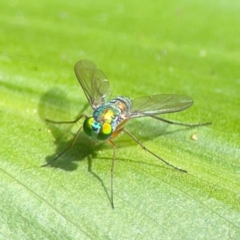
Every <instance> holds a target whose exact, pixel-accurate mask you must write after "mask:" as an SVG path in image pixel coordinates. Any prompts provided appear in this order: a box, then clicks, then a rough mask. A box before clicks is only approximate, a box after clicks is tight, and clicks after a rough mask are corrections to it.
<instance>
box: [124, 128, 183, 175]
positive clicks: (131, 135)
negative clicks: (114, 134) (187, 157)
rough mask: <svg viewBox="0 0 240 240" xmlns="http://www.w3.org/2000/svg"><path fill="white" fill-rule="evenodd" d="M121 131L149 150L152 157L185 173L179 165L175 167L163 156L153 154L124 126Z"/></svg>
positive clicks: (146, 149)
mask: <svg viewBox="0 0 240 240" xmlns="http://www.w3.org/2000/svg"><path fill="white" fill-rule="evenodd" d="M123 131H124V132H125V133H127V134H128V136H130V137H131V138H132V139H133V140H134V141H135V142H136V143H137V144H138V145H140V146H141V147H142V149H144V150H145V151H147V152H149V153H150V154H152V155H153V156H154V157H156V158H157V159H159V160H161V161H162V162H164V163H165V164H167V165H168V166H170V167H172V168H174V169H176V170H178V171H181V172H184V173H187V171H186V170H184V169H181V168H179V167H176V166H174V165H172V164H171V163H169V162H167V161H166V160H164V159H163V158H161V157H159V156H158V155H157V154H155V153H154V152H152V151H150V150H149V149H148V148H146V147H145V146H144V145H143V144H142V143H141V142H140V141H139V140H138V139H137V138H136V137H134V136H133V134H132V133H130V132H129V131H128V130H127V129H126V128H124V129H123Z"/></svg>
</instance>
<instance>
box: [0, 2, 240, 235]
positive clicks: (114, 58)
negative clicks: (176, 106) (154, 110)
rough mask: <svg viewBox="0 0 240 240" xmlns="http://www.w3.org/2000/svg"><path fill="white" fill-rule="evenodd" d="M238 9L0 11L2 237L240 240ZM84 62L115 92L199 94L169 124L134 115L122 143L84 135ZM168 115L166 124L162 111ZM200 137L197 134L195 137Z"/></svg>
mask: <svg viewBox="0 0 240 240" xmlns="http://www.w3.org/2000/svg"><path fill="white" fill-rule="evenodd" d="M239 12H240V2H239V0H230V1H227V0H222V1H217V0H213V1H206V0H205V1H199V0H196V1H190V0H178V1H168V2H167V1H163V0H162V1H153V0H150V1H136V0H135V1H134V0H133V1H119V2H113V1H108V0H104V1H101V2H100V1H74V0H69V1H67V2H59V1H56V0H48V1H46V0H43V1H41V2H39V3H38V2H33V1H27V0H22V1H18V0H10V1H8V2H4V1H2V2H1V3H0V143H1V147H0V178H1V181H0V239H240V204H239V202H240V184H239V182H240V177H239V176H240V162H239V161H240V160H239V156H240V137H239V133H240V124H239V120H240V117H239V111H240V107H239V106H240V28H239V25H240V14H239ZM80 59H89V60H91V61H93V62H95V63H96V64H97V65H98V66H99V67H100V68H101V69H102V70H103V71H104V73H105V74H106V75H107V77H108V79H109V81H110V83H111V87H112V88H111V89H112V96H113V97H114V96H118V95H125V96H128V97H131V98H135V97H140V96H144V95H152V94H161V93H179V94H185V95H189V96H191V97H193V99H194V101H195V103H194V105H193V107H191V108H190V109H188V110H187V111H184V112H182V113H176V114H175V113H174V114H168V115H167V116H166V118H168V119H171V120H175V121H180V122H189V123H198V122H199V123H200V122H207V121H211V122H212V123H213V125H212V126H207V127H202V128H192V129H187V128H184V127H179V126H168V124H166V123H161V122H159V121H156V120H152V119H139V120H138V119H136V120H132V121H130V123H129V128H128V129H129V130H130V131H131V132H132V133H133V134H134V135H135V136H136V137H137V138H138V139H139V140H141V141H142V142H143V143H144V144H145V145H146V146H147V147H148V148H149V149H150V150H152V151H153V152H155V153H156V154H158V155H160V156H161V157H163V158H164V159H166V160H168V161H169V162H170V163H172V164H174V165H176V166H179V167H181V168H183V169H186V170H188V174H183V173H181V172H178V171H175V170H173V169H171V168H169V167H168V166H166V165H164V164H163V163H162V162H159V161H158V160H157V159H155V158H154V157H153V156H151V155H149V154H148V153H147V152H144V150H142V149H141V148H140V147H139V146H137V145H136V144H135V143H134V142H133V141H132V140H131V139H129V138H128V136H124V135H121V136H120V137H118V138H117V139H116V140H115V141H114V142H115V144H116V145H117V146H118V148H117V153H116V158H117V160H116V163H115V170H114V202H115V209H114V210H112V209H111V205H110V166H111V160H112V149H111V147H110V146H108V145H107V144H105V143H103V144H97V145H93V144H92V143H91V141H90V140H89V139H88V138H87V137H86V136H85V135H84V133H82V134H80V136H79V138H78V140H77V142H76V144H75V146H74V147H73V148H72V149H71V150H70V151H68V152H67V153H66V154H65V155H64V156H63V157H61V158H60V159H59V160H58V162H56V164H54V167H48V168H40V166H41V165H42V164H44V163H46V162H47V161H50V160H51V159H52V158H53V157H54V156H55V155H56V154H57V153H59V152H61V151H62V150H63V149H64V148H65V147H66V146H67V145H68V144H69V143H70V142H71V140H72V139H73V136H74V133H76V131H77V130H78V128H79V127H80V126H81V122H80V123H77V124H75V125H73V126H70V125H67V126H66V125H65V126H63V125H61V126H59V125H52V124H46V122H45V121H44V119H45V118H46V117H48V118H50V119H54V120H72V119H74V118H75V117H76V116H77V115H78V114H80V113H81V112H83V111H84V112H85V113H87V114H89V115H90V114H91V109H90V108H88V109H86V104H87V100H86V98H85V96H84V94H83V92H82V90H81V87H80V85H79V83H78V81H77V79H76V77H75V75H74V72H73V66H74V64H75V63H76V62H77V61H78V60H80ZM164 117H165V116H164ZM194 136H196V137H197V140H194Z"/></svg>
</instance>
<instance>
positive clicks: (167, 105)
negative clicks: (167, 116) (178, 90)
mask: <svg viewBox="0 0 240 240" xmlns="http://www.w3.org/2000/svg"><path fill="white" fill-rule="evenodd" d="M131 102H132V107H131V112H130V113H129V115H128V117H129V118H136V117H144V116H151V115H157V114H163V113H172V112H179V111H182V110H184V109H187V108H189V107H191V105H192V104H193V99H192V98H191V97H188V96H184V95H176V94H159V95H153V96H146V97H140V98H136V99H134V100H132V101H131Z"/></svg>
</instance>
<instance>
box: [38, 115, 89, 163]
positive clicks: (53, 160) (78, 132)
mask: <svg viewBox="0 0 240 240" xmlns="http://www.w3.org/2000/svg"><path fill="white" fill-rule="evenodd" d="M82 117H84V118H86V117H87V116H86V115H85V114H82V115H80V116H79V117H78V118H76V119H75V120H73V121H61V122H57V121H53V120H49V119H46V121H48V122H51V123H56V124H64V123H76V122H78V121H79V120H80V119H81V118H82ZM81 130H82V127H80V128H79V129H78V131H77V133H76V135H75V136H74V138H73V140H72V142H71V144H70V145H69V146H67V147H66V148H65V149H64V150H63V151H62V152H60V153H59V154H58V155H57V156H56V157H55V158H54V159H52V160H51V161H50V162H48V163H46V164H43V165H42V166H41V167H46V166H48V165H50V164H51V163H53V162H55V161H56V160H57V159H58V158H59V157H61V156H62V155H63V154H64V153H65V152H66V151H67V150H68V149H70V148H71V147H72V146H73V145H74V144H75V142H76V140H77V138H78V136H79V134H80V132H81Z"/></svg>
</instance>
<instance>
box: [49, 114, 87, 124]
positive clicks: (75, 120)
mask: <svg viewBox="0 0 240 240" xmlns="http://www.w3.org/2000/svg"><path fill="white" fill-rule="evenodd" d="M83 117H84V118H86V117H87V116H86V115H85V114H81V115H80V116H78V117H77V118H76V119H74V120H71V121H54V120H51V119H48V118H46V119H45V121H46V122H50V123H54V124H65V123H66V124H70V123H76V122H78V121H79V120H80V119H81V118H83Z"/></svg>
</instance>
